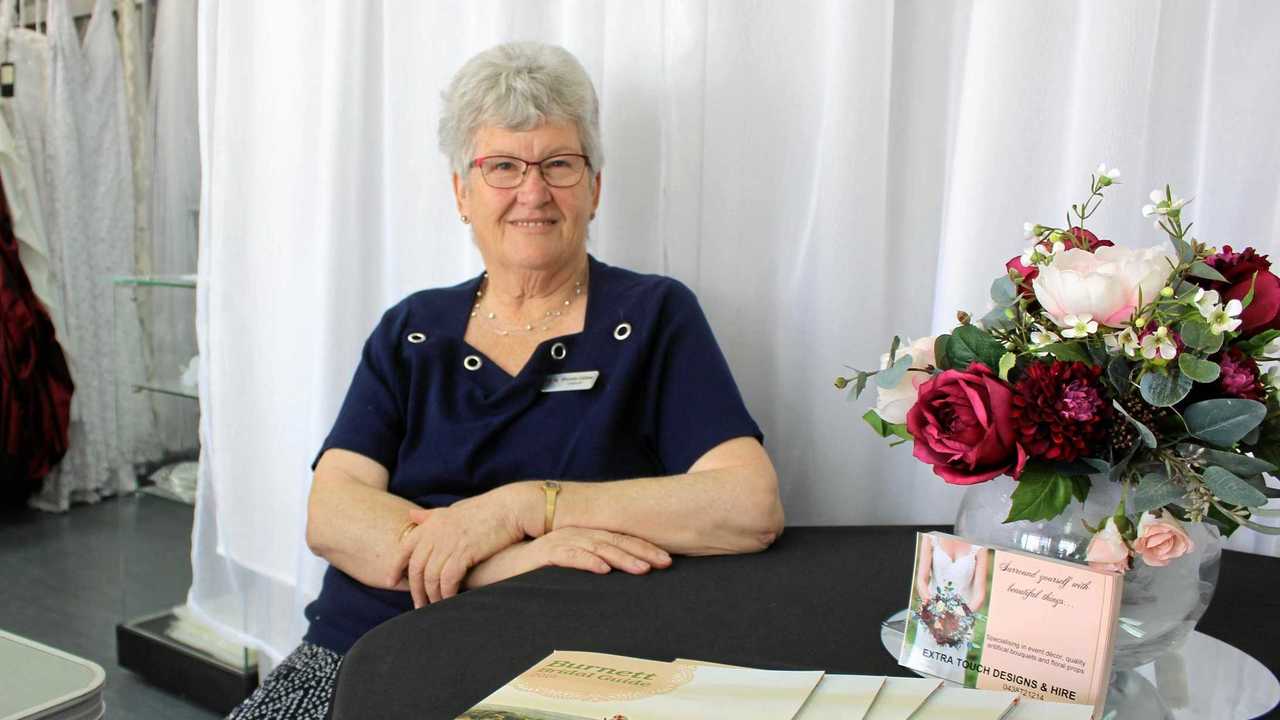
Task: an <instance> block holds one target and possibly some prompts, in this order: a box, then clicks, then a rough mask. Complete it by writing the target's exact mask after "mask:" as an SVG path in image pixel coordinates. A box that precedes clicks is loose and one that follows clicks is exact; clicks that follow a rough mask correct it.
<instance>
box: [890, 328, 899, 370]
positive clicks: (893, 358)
mask: <svg viewBox="0 0 1280 720" xmlns="http://www.w3.org/2000/svg"><path fill="white" fill-rule="evenodd" d="M901 344H902V338H900V337H898V336H897V335H894V336H893V342H891V343H889V364H890V365H893V364H894V363H895V362H897V361H898V346H900V345H901Z"/></svg>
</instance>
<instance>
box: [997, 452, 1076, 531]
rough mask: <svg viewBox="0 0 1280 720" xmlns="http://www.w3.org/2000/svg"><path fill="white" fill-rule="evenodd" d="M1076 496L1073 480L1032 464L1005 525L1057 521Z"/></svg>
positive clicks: (1024, 473) (1022, 477)
mask: <svg viewBox="0 0 1280 720" xmlns="http://www.w3.org/2000/svg"><path fill="white" fill-rule="evenodd" d="M1086 482H1088V481H1087V479H1086ZM1076 492H1077V488H1076V483H1075V482H1074V481H1073V480H1072V479H1071V478H1070V477H1068V476H1066V475H1063V474H1061V473H1059V472H1057V471H1056V470H1054V469H1053V468H1051V467H1048V466H1046V465H1042V464H1040V463H1030V464H1028V465H1027V467H1026V468H1025V469H1024V470H1023V471H1022V476H1021V477H1019V478H1018V487H1017V488H1015V489H1014V491H1013V495H1012V496H1011V499H1012V500H1013V505H1012V507H1010V508H1009V516H1008V517H1007V518H1005V519H1004V521H1005V522H1014V521H1016V520H1030V521H1033V522H1034V521H1036V520H1049V519H1051V518H1054V517H1057V516H1058V515H1059V514H1060V513H1061V512H1062V511H1063V510H1065V509H1066V507H1067V505H1069V504H1070V503H1071V498H1072V496H1073V495H1074V494H1075V493H1076Z"/></svg>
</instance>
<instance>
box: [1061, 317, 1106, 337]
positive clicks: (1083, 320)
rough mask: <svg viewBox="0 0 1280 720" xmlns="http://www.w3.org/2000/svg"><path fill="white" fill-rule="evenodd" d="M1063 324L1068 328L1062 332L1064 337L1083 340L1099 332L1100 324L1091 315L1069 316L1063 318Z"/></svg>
mask: <svg viewBox="0 0 1280 720" xmlns="http://www.w3.org/2000/svg"><path fill="white" fill-rule="evenodd" d="M1062 322H1063V324H1064V326H1065V327H1066V329H1065V330H1063V331H1062V337H1069V338H1082V337H1089V336H1090V335H1092V334H1094V333H1096V332H1098V323H1097V322H1095V321H1094V319H1093V316H1092V315H1089V314H1084V315H1067V316H1066V317H1064V318H1062Z"/></svg>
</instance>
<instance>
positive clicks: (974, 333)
mask: <svg viewBox="0 0 1280 720" xmlns="http://www.w3.org/2000/svg"><path fill="white" fill-rule="evenodd" d="M1004 352H1005V349H1004V346H1003V345H1001V344H1000V343H999V341H997V340H996V339H995V338H993V337H991V335H989V334H988V333H987V332H985V331H984V330H982V329H981V328H979V327H977V326H976V325H961V326H960V327H958V328H956V330H955V332H954V333H952V334H951V341H950V342H948V343H947V353H949V354H950V356H951V364H952V365H953V366H954V367H957V368H966V367H968V366H969V363H971V362H980V363H983V364H984V365H986V366H987V367H988V368H992V369H994V368H996V367H998V366H999V364H1000V356H1001V355H1003V354H1004Z"/></svg>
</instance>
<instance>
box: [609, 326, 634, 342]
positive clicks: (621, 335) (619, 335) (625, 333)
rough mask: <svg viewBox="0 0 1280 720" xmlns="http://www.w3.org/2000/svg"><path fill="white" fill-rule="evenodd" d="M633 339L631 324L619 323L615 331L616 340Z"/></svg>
mask: <svg viewBox="0 0 1280 720" xmlns="http://www.w3.org/2000/svg"><path fill="white" fill-rule="evenodd" d="M629 337H631V323H629V322H624V323H618V327H616V328H614V329H613V339H614V340H626V339H627V338H629Z"/></svg>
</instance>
